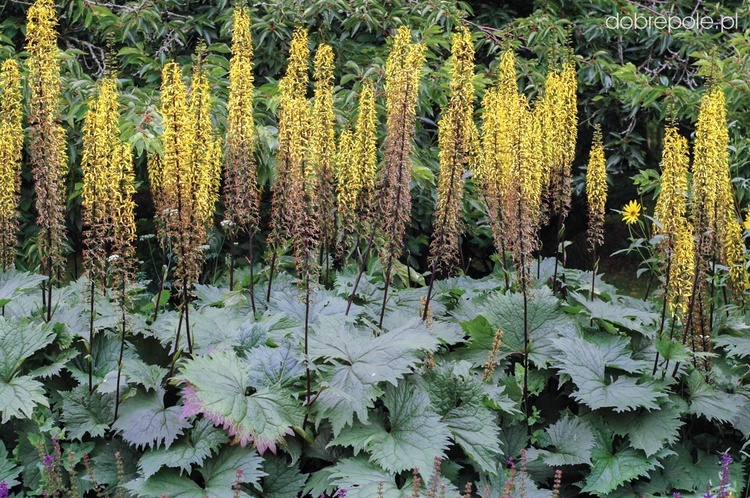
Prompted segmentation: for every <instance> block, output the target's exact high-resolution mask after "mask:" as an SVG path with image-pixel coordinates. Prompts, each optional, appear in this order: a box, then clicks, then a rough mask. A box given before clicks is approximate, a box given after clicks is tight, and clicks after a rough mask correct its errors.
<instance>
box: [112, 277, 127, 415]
mask: <svg viewBox="0 0 750 498" xmlns="http://www.w3.org/2000/svg"><path fill="white" fill-rule="evenodd" d="M120 298H121V299H122V302H121V303H120V308H121V311H122V330H121V333H120V358H119V359H118V360H117V387H116V388H115V417H114V420H117V410H118V409H119V408H120V378H121V377H122V357H123V354H124V353H125V324H126V315H125V277H124V276H123V279H122V295H121V296H120Z"/></svg>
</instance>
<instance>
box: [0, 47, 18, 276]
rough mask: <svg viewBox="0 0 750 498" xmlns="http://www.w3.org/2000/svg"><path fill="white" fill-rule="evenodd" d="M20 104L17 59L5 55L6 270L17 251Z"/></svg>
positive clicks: (0, 254)
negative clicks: (6, 57) (6, 58)
mask: <svg viewBox="0 0 750 498" xmlns="http://www.w3.org/2000/svg"><path fill="white" fill-rule="evenodd" d="M22 119H23V107H22V97H21V76H20V75H19V72H18V62H16V60H15V59H8V60H6V61H5V62H3V64H2V67H0V261H2V269H3V271H5V270H6V269H7V268H8V267H9V266H11V265H12V264H13V260H14V259H15V253H16V249H15V246H16V237H17V234H16V232H17V231H18V221H17V216H16V210H17V205H18V193H19V191H20V189H21V152H22V149H23V123H22Z"/></svg>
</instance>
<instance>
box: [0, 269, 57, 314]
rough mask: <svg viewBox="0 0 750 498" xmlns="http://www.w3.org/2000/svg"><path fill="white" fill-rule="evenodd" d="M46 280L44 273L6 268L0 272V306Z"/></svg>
mask: <svg viewBox="0 0 750 498" xmlns="http://www.w3.org/2000/svg"><path fill="white" fill-rule="evenodd" d="M45 280H47V277H45V276H44V275H37V274H34V273H27V272H20V271H16V270H14V269H12V268H11V269H8V270H6V271H4V272H0V306H6V305H7V304H8V303H10V302H11V301H13V300H14V299H16V298H17V297H19V296H21V295H23V294H26V293H27V292H29V291H32V290H35V289H36V288H37V287H38V286H39V284H41V283H42V282H44V281H45Z"/></svg>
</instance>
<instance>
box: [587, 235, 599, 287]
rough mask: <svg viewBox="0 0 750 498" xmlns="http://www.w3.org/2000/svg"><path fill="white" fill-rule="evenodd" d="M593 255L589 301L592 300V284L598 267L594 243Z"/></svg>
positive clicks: (594, 281)
mask: <svg viewBox="0 0 750 498" xmlns="http://www.w3.org/2000/svg"><path fill="white" fill-rule="evenodd" d="M593 257H594V269H593V271H592V273H593V275H592V276H591V295H590V296H589V299H590V300H591V301H593V300H594V285H595V284H596V269H597V268H599V261H598V260H597V259H596V244H594V249H593Z"/></svg>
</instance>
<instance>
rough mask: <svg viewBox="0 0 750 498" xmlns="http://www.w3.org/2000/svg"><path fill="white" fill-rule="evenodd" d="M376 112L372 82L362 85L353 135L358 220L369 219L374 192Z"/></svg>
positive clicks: (376, 145) (376, 144)
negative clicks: (357, 188) (357, 178)
mask: <svg viewBox="0 0 750 498" xmlns="http://www.w3.org/2000/svg"><path fill="white" fill-rule="evenodd" d="M377 140H378V139H377V112H376V110H375V92H374V90H373V88H372V83H369V82H367V83H365V84H364V85H363V86H362V95H360V97H359V115H358V116H357V127H356V130H355V135H354V148H355V157H356V159H355V165H356V166H357V167H358V168H359V170H358V176H359V178H360V182H361V187H360V192H359V198H358V205H357V210H358V216H359V219H360V220H363V219H369V217H370V216H369V215H370V214H372V213H370V210H371V204H372V197H373V194H374V193H375V173H376V171H377V147H378V142H377Z"/></svg>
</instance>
